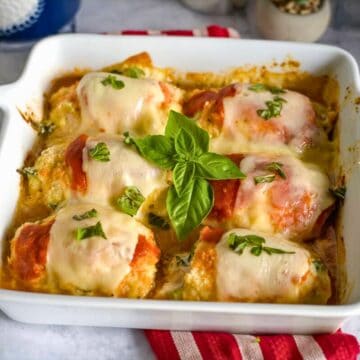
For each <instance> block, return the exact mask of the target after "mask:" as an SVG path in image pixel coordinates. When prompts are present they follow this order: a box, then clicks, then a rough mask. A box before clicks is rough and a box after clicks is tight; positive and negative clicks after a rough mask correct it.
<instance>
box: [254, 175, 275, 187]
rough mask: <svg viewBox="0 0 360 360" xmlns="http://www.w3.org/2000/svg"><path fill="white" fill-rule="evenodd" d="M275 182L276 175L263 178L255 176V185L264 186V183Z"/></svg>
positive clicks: (263, 176)
mask: <svg viewBox="0 0 360 360" xmlns="http://www.w3.org/2000/svg"><path fill="white" fill-rule="evenodd" d="M274 180H275V175H274V174H268V175H262V176H254V182H255V185H257V184H264V183H271V182H273V181H274Z"/></svg>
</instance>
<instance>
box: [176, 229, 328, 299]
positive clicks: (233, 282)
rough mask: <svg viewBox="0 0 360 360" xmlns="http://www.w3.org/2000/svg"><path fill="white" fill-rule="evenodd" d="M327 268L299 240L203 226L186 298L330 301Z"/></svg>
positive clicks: (185, 292) (185, 293) (184, 290)
mask: <svg viewBox="0 0 360 360" xmlns="http://www.w3.org/2000/svg"><path fill="white" fill-rule="evenodd" d="M330 295H331V285H330V279H329V275H328V271H327V270H326V267H325V266H324V264H323V263H322V262H321V260H319V259H318V258H317V257H316V256H315V255H314V254H312V253H311V252H310V251H309V250H307V249H306V248H304V247H302V246H300V245H299V244H297V243H294V242H291V241H288V240H286V239H285V238H283V237H279V236H270V235H267V234H265V233H262V232H258V231H252V230H245V229H232V230H230V231H228V232H227V233H225V234H223V235H222V236H221V232H219V230H214V229H211V228H208V227H205V228H204V229H203V231H202V233H201V235H200V240H199V242H198V244H197V246H196V250H195V253H194V256H193V259H192V261H191V265H190V271H189V272H188V273H187V274H186V275H185V279H184V288H183V294H182V296H183V298H184V299H185V300H211V301H213V300H214V301H239V302H263V303H264V302H266V303H304V304H306V303H310V304H326V303H327V301H328V299H329V297H330Z"/></svg>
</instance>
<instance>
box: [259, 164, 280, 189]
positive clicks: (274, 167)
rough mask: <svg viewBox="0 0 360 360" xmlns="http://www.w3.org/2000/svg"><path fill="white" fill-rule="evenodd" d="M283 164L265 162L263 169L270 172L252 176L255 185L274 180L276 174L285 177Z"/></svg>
mask: <svg viewBox="0 0 360 360" xmlns="http://www.w3.org/2000/svg"><path fill="white" fill-rule="evenodd" d="M283 166H284V164H282V163H279V162H271V163H269V164H266V166H265V169H266V170H268V171H271V172H272V174H266V175H259V176H254V182H255V185H257V184H263V183H271V182H273V181H274V180H275V177H276V175H279V176H280V177H281V178H282V179H286V174H285V172H284V170H283V169H282V168H283Z"/></svg>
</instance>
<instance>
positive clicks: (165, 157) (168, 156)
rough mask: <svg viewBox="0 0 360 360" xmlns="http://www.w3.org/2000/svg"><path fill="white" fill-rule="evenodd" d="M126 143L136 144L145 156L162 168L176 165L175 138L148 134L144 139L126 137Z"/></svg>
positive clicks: (167, 168)
mask: <svg viewBox="0 0 360 360" xmlns="http://www.w3.org/2000/svg"><path fill="white" fill-rule="evenodd" d="M124 135H125V134H124ZM125 143H126V144H129V143H133V144H135V146H136V148H137V150H138V151H139V153H140V155H141V156H142V157H143V158H145V159H146V160H148V161H150V162H153V163H154V164H156V165H157V166H159V167H160V168H162V169H165V170H172V169H173V168H174V166H175V165H176V160H175V155H176V152H175V146H174V140H173V139H170V138H168V137H166V136H163V135H148V136H145V137H144V138H142V139H137V138H131V137H125Z"/></svg>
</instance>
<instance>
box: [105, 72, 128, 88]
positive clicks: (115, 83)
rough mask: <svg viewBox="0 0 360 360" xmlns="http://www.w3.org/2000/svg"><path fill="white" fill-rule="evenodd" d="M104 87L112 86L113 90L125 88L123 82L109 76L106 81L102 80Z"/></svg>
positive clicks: (113, 76)
mask: <svg viewBox="0 0 360 360" xmlns="http://www.w3.org/2000/svg"><path fill="white" fill-rule="evenodd" d="M101 83H102V84H103V85H104V86H108V85H110V86H111V87H112V88H113V89H116V90H120V89H122V88H124V87H125V84H124V82H123V81H122V80H119V79H117V78H116V76H115V75H108V76H107V77H106V78H105V79H104V80H101Z"/></svg>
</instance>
